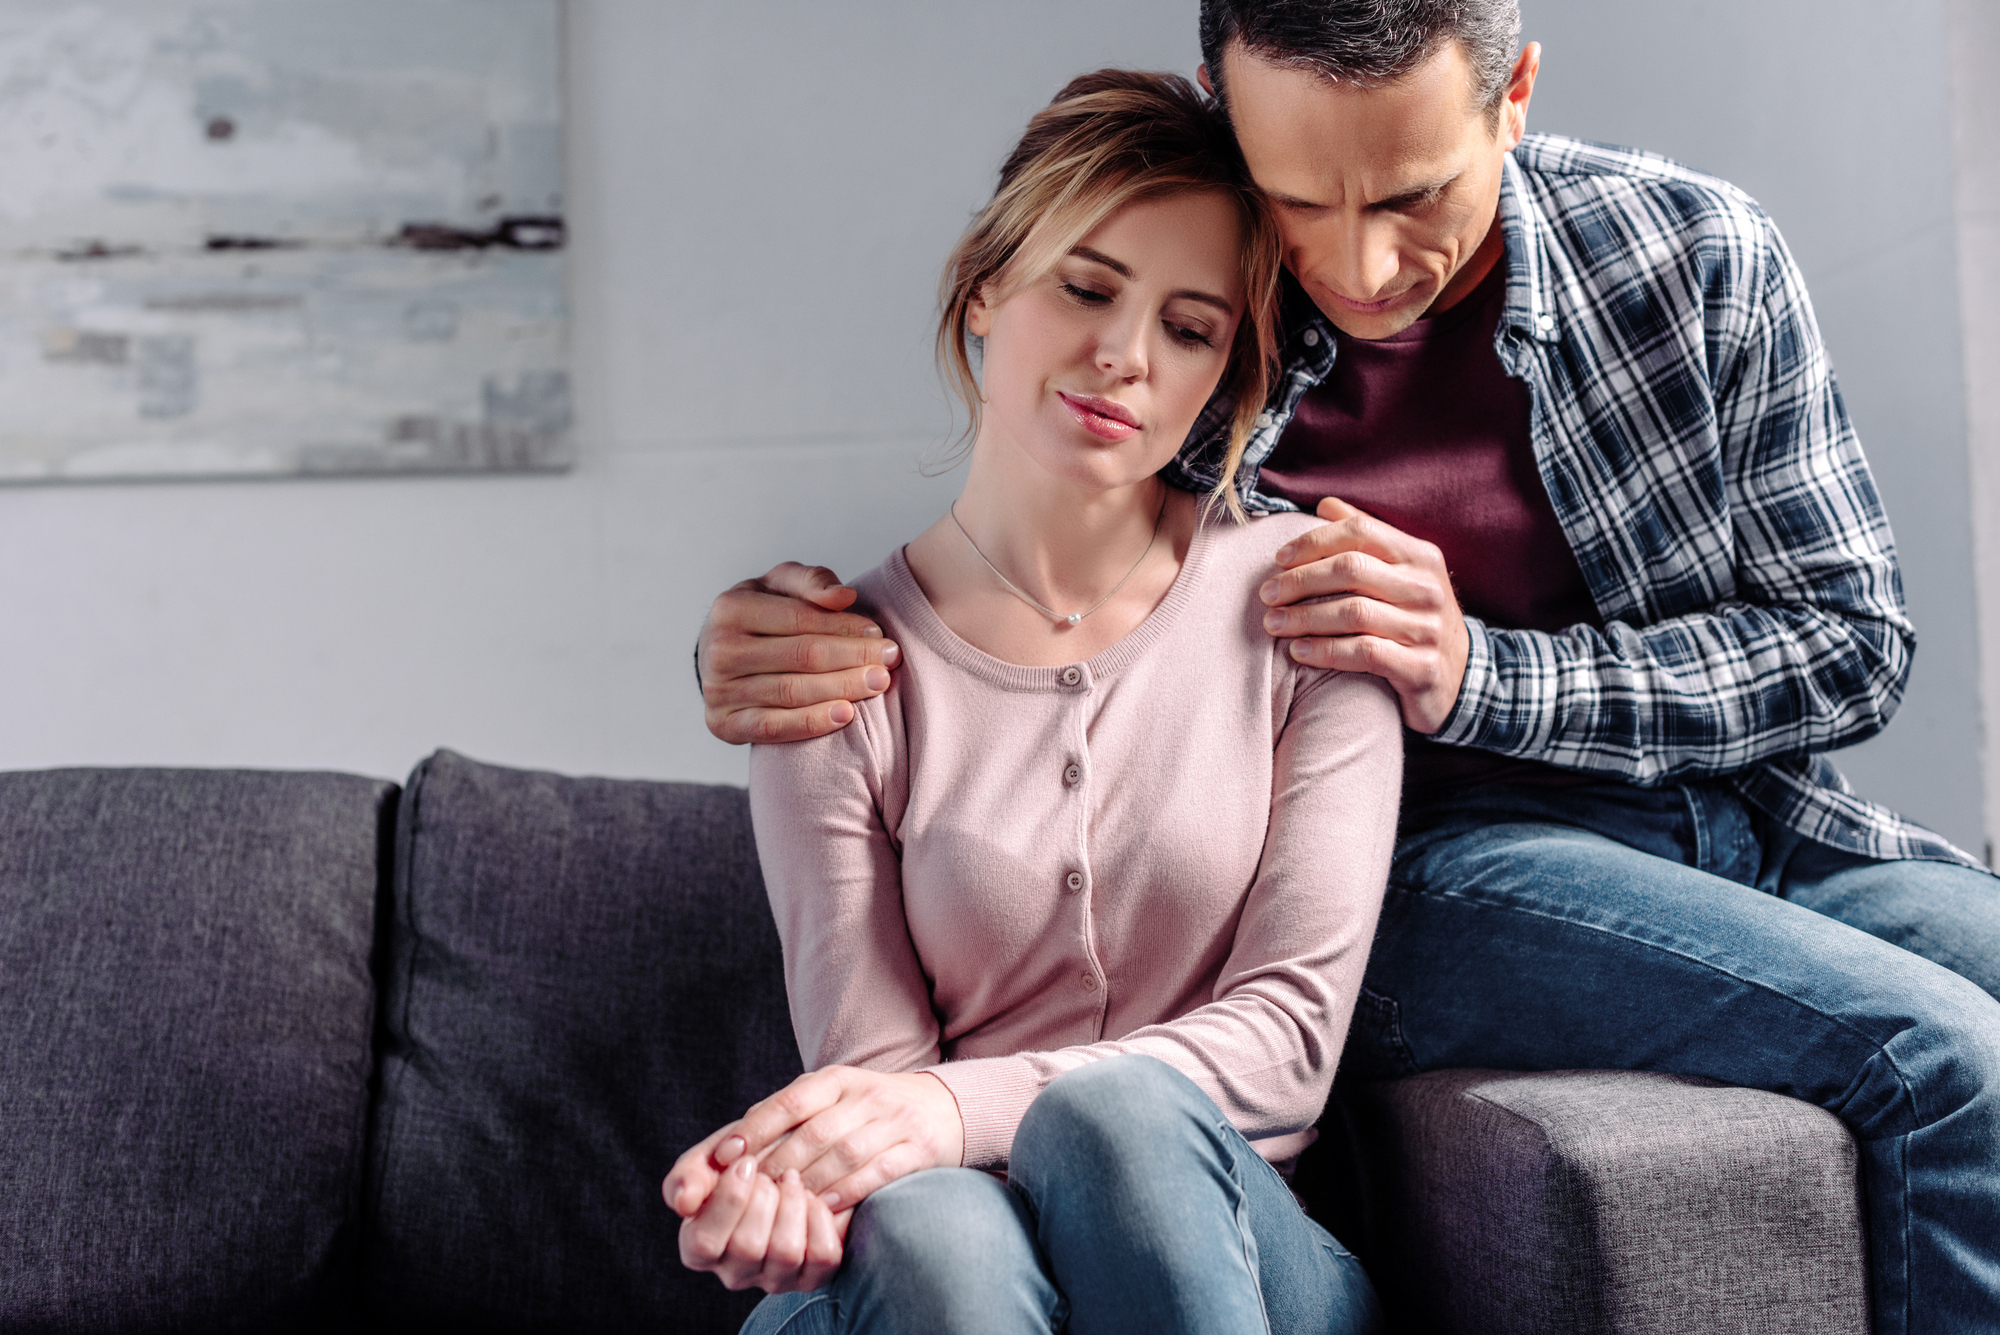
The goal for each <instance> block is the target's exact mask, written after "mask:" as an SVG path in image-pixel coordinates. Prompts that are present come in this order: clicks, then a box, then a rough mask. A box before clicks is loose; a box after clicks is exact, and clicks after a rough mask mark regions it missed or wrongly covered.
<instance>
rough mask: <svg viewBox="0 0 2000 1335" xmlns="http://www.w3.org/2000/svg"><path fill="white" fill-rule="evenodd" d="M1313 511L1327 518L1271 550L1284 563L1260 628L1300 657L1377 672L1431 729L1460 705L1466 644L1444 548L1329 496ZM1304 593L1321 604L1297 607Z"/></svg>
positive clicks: (1412, 723)
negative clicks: (1320, 525) (1285, 642)
mask: <svg viewBox="0 0 2000 1335" xmlns="http://www.w3.org/2000/svg"><path fill="white" fill-rule="evenodd" d="M1318 514H1319V517H1320V518H1321V519H1325V520H1329V521H1331V522H1329V523H1328V524H1327V525H1326V526H1325V527H1323V528H1316V529H1314V530H1312V532H1310V533H1307V534H1304V535H1303V536H1301V537H1298V538H1294V539H1293V540H1292V541H1290V542H1288V543H1286V544H1285V545H1284V546H1283V547H1280V548H1279V549H1278V557H1277V560H1278V564H1279V565H1280V566H1281V567H1283V570H1282V571H1281V572H1280V573H1279V574H1277V575H1275V576H1273V577H1272V578H1270V579H1269V580H1266V581H1265V582H1264V587H1263V589H1262V590H1261V591H1260V594H1259V596H1260V597H1262V598H1263V600H1264V602H1265V604H1266V605H1267V606H1268V607H1270V609H1271V610H1270V611H1268V612H1266V613H1265V614H1264V629H1265V630H1267V631H1269V632H1270V633H1271V634H1273V635H1276V636H1279V637H1281V638H1285V639H1291V640H1292V641H1293V643H1292V657H1293V658H1295V659H1297V660H1298V661H1299V662H1301V663H1305V664H1308V665H1310V666H1312V667H1320V668H1334V669H1337V670H1339V671H1342V672H1368V673H1373V674H1374V675H1375V676H1378V677H1381V678H1383V679H1384V680H1386V681H1387V682H1388V683H1389V684H1390V685H1391V686H1393V687H1395V689H1396V696H1397V698H1398V699H1399V700H1401V701H1402V705H1403V722H1404V723H1405V724H1406V725H1408V726H1409V727H1410V728H1411V729H1413V730H1414V731H1417V732H1421V733H1425V734H1429V733H1434V732H1436V731H1437V730H1438V729H1439V728H1441V727H1443V726H1444V721H1445V719H1446V718H1448V717H1449V716H1450V714H1451V710H1452V706H1453V705H1455V704H1457V703H1458V689H1459V687H1460V685H1461V684H1463V683H1464V681H1465V658H1466V653H1467V651H1468V650H1469V649H1470V647H1471V642H1472V641H1471V636H1470V635H1469V634H1468V633H1467V631H1466V629H1465V617H1464V614H1463V613H1461V612H1460V611H1459V608H1458V596H1457V595H1456V594H1455V593H1453V592H1452V588H1451V574H1450V572H1449V571H1447V570H1446V569H1445V565H1444V555H1443V553H1441V552H1440V551H1438V549H1437V548H1436V547H1435V546H1433V545H1432V544H1430V543H1428V542H1424V541H1423V540H1422V539H1419V538H1413V537H1411V536H1410V535H1409V534H1407V533H1404V532H1401V531H1400V530H1397V529H1394V528H1391V527H1390V526H1389V525H1387V524H1385V523H1383V522H1382V521H1381V520H1379V519H1376V518H1375V517H1374V516H1372V515H1367V514H1363V513H1362V512H1361V511H1359V510H1357V509H1355V508H1354V507H1353V506H1351V505H1349V504H1347V503H1346V502H1345V501H1342V500H1338V499H1336V498H1334V497H1332V496H1329V497H1327V498H1326V499H1325V500H1323V501H1321V502H1320V503H1319V510H1318ZM1310 598H1323V599H1325V600H1326V601H1324V602H1317V603H1310V604H1308V605H1307V606H1303V607H1300V606H1296V605H1295V604H1298V603H1300V602H1301V601H1303V600H1305V599H1310Z"/></svg>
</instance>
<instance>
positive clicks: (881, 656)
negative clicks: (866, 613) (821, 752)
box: [695, 561, 901, 743]
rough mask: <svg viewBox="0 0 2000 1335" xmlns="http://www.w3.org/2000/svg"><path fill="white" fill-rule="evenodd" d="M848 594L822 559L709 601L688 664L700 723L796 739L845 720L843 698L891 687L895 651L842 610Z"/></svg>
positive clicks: (730, 737)
mask: <svg viewBox="0 0 2000 1335" xmlns="http://www.w3.org/2000/svg"><path fill="white" fill-rule="evenodd" d="M855 597H856V594H855V592H854V590H853V589H850V588H848V587H847V586H846V585H844V584H842V583H841V582H840V578H839V576H837V575H835V574H834V573H833V572H832V571H831V570H828V569H826V568H825V567H823V566H802V565H800V564H799V563H798V562H796V561H787V562H785V563H784V564H783V565H780V566H777V567H774V568H773V569H772V571H771V573H770V574H768V575H765V576H764V577H763V578H762V579H746V580H744V581H743V582H742V583H741V584H738V585H736V586H735V587H734V588H731V589H730V590H729V591H728V592H726V593H724V594H723V595H722V596H721V597H720V598H717V599H716V600H715V604H714V606H712V607H711V608H709V612H708V621H707V623H706V624H704V625H703V626H702V628H701V643H700V645H699V646H698V647H697V648H696V651H695V662H696V664H697V665H698V666H699V667H700V669H701V697H702V702H703V703H704V704H705V705H706V707H707V718H708V730H709V731H710V732H712V733H714V734H715V735H716V736H717V737H720V738H721V739H722V740H723V741H725V742H734V743H740V742H797V741H803V740H804V739H805V738H808V737H818V736H821V735H823V734H825V733H829V732H832V731H834V730H835V729H836V728H843V727H846V726H847V724H849V723H850V722H852V721H853V719H854V705H853V704H852V703H850V702H852V701H856V700H866V699H867V698H869V697H870V696H874V695H880V694H881V693H882V692H884V691H886V690H888V689H889V669H890V668H893V667H894V666H896V663H897V661H898V659H899V658H900V657H901V651H900V650H899V649H897V647H896V646H895V644H894V643H893V642H891V641H889V640H886V639H884V638H882V628H881V627H880V626H877V625H876V624H875V623H874V622H872V621H870V620H868V618H866V617H863V616H857V615H855V614H854V613H851V612H848V611H845V610H844V609H846V608H847V607H849V606H851V605H852V604H853V602H854V599H855Z"/></svg>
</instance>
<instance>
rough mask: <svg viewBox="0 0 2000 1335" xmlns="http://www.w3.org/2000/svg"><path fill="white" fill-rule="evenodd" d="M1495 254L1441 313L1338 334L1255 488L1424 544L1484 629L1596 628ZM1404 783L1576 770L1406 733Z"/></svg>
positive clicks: (1557, 777) (1557, 778) (1560, 774)
mask: <svg viewBox="0 0 2000 1335" xmlns="http://www.w3.org/2000/svg"><path fill="white" fill-rule="evenodd" d="M1506 304H1507V270H1506V265H1505V263H1504V262H1503V263H1501V264H1496V265H1494V266H1493V272H1492V273H1490V274H1488V275H1487V276H1486V277H1485V278H1484V279H1482V280H1481V281H1480V284H1479V286H1478V287H1476V288H1474V289H1473V290H1472V291H1471V292H1470V293H1468V294H1467V295H1466V297H1465V299H1464V300H1462V301H1460V302H1459V303H1458V304H1457V305H1455V306H1453V307H1452V308H1451V309H1450V310H1448V311H1444V312H1441V313H1439V314H1436V315H1432V316H1428V317H1426V318H1424V319H1422V320H1418V321H1417V322H1416V323H1414V324H1412V325H1411V326H1410V327H1409V328H1408V329H1406V330H1404V331H1403V332H1402V333H1400V334H1395V335H1392V336H1391V337H1389V338H1385V339H1375V340H1370V339H1359V338H1351V337H1349V336H1348V335H1346V334H1342V333H1338V332H1336V334H1335V339H1336V340H1337V341H1336V345H1335V346H1336V349H1337V355H1336V356H1335V359H1334V363H1333V369H1332V371H1330V372H1329V373H1328V374H1327V378H1326V380H1325V381H1324V382H1322V383H1321V384H1320V385H1319V386H1317V387H1316V388H1314V389H1313V390H1312V391H1311V392H1309V393H1308V394H1307V395H1306V396H1305V398H1304V399H1303V400H1301V401H1300V403H1299V407H1298V412H1297V414H1296V415H1295V416H1294V417H1293V418H1292V421H1291V424H1290V425H1289V426H1287V427H1286V428H1285V433H1284V435H1283V436H1282V437H1280V438H1279V440H1278V446H1277V448H1276V449H1275V450H1273V451H1272V452H1271V456H1270V458H1269V459H1268V460H1266V461H1265V463H1264V469H1263V474H1262V476H1261V478H1260V480H1259V483H1258V487H1259V490H1262V491H1265V492H1268V493H1271V494H1273V495H1277V496H1282V497H1284V498H1285V499H1286V500H1288V501H1290V502H1292V503H1293V504H1294V505H1296V506H1298V507H1299V508H1300V509H1302V510H1305V511H1307V512H1311V510H1312V509H1313V507H1315V506H1316V505H1318V504H1319V502H1320V498H1321V497H1323V496H1338V497H1340V499H1342V500H1343V501H1346V502H1347V503H1348V504H1349V505H1352V506H1355V507H1356V508H1358V509H1361V510H1365V511H1367V512H1368V513H1369V514H1371V515H1374V516H1375V517H1376V518H1378V519H1380V520H1382V521H1383V522H1384V523H1387V524H1391V525H1394V526H1395V527H1396V528H1399V529H1401V530H1402V531H1403V532H1405V533H1408V534H1410V535H1412V536H1413V537H1419V538H1423V539H1424V540H1426V541H1428V542H1433V543H1436V544H1437V546H1438V548H1439V550H1441V551H1442V552H1443V553H1444V559H1445V566H1446V568H1447V569H1449V570H1450V571H1451V579H1452V586H1453V588H1454V589H1456V590H1457V593H1458V601H1459V606H1460V607H1461V608H1463V609H1464V610H1465V612H1466V613H1467V614H1468V615H1470V616H1476V617H1478V618H1479V619H1480V620H1482V621H1484V622H1486V623H1487V624H1488V625H1491V626H1495V627H1500V628H1507V629H1523V630H1543V631H1559V630H1563V629H1565V628H1566V627H1569V626H1574V625H1577V624H1579V623H1589V624H1591V625H1600V624H1601V623H1600V622H1599V620H1598V615H1597V605H1596V603H1595V602H1594V601H1593V600H1592V599H1591V596H1590V590H1589V588H1588V587H1586V586H1585V584H1584V582H1583V572H1582V571H1581V570H1579V569H1578V568H1577V564H1576V557H1575V555H1574V554H1573V553H1572V552H1571V551H1570V548H1569V541H1568V539H1566V538H1564V537H1563V532H1562V526H1561V525H1560V524H1558V523H1557V522H1556V514H1555V508H1554V507H1553V506H1551V505H1550V504H1549V497H1548V492H1547V490H1546V489H1545V488H1544V487H1543V486H1542V479H1541V474H1540V473H1539V472H1538V471H1537V470H1536V467H1535V449H1534V444H1533V442H1532V440H1531V439H1530V437H1529V433H1528V412H1529V409H1528V387H1527V386H1526V385H1524V384H1522V383H1521V382H1520V381H1518V380H1515V379H1514V378H1512V377H1511V376H1509V375H1508V374H1507V373H1506V371H1505V370H1503V369H1502V368H1501V365H1500V358H1499V356H1498V355H1497V354H1496V353H1495V352H1494V350H1493V336H1494V332H1495V330H1497V329H1498V328H1499V326H1500V317H1501V314H1502V312H1503V311H1504V310H1505V308H1506ZM1407 770H1408V779H1407V782H1408V785H1409V787H1410V788H1411V789H1412V790H1423V789H1429V788H1435V787H1438V786H1441V785H1445V784H1457V783H1470V782H1474V781H1476V780H1481V779H1496V778H1507V779H1519V780H1527V781H1531V782H1543V783H1547V782H1563V781H1566V780H1570V781H1574V780H1580V779H1581V778H1582V776H1580V775H1575V774H1574V773H1573V772H1571V771H1566V770H1560V769H1556V768H1554V767H1552V766H1548V765H1542V764H1539V763H1537V762H1534V761H1526V760H1514V759H1510V758H1508V757H1506V756H1499V755H1495V754H1493V753H1492V752H1488V751H1477V750H1473V749H1471V748H1468V747H1455V746H1440V745H1437V744H1436V743H1434V742H1429V741H1426V740H1423V739H1422V738H1420V737H1418V736H1417V735H1416V734H1414V733H1412V734H1410V735H1409V749H1408V754H1407Z"/></svg>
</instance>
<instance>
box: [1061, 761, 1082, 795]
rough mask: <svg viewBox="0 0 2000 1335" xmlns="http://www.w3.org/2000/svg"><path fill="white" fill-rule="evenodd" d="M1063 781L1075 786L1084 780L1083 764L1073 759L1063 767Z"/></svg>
mask: <svg viewBox="0 0 2000 1335" xmlns="http://www.w3.org/2000/svg"><path fill="white" fill-rule="evenodd" d="M1063 782H1064V783H1066V784H1068V785H1069V786H1070V787H1072V788H1074V787H1076V786H1077V785H1078V784H1080V783H1082V782H1083V766H1081V765H1079V764H1077V763H1076V762H1075V761H1073V760H1072V761H1071V762H1070V763H1069V764H1068V765H1065V766H1064V767H1063Z"/></svg>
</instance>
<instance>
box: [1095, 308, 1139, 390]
mask: <svg viewBox="0 0 2000 1335" xmlns="http://www.w3.org/2000/svg"><path fill="white" fill-rule="evenodd" d="M1097 365H1098V369H1100V370H1104V371H1109V372H1110V373H1111V374H1113V375H1115V376H1117V377H1118V378H1119V379H1121V380H1139V379H1143V378H1144V376H1145V374H1146V328H1145V325H1144V323H1143V322H1141V321H1139V320H1120V321H1117V322H1116V323H1114V324H1113V325H1111V327H1109V328H1108V329H1106V330H1105V331H1104V334H1103V337H1101V338H1100V339H1098V342H1097Z"/></svg>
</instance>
